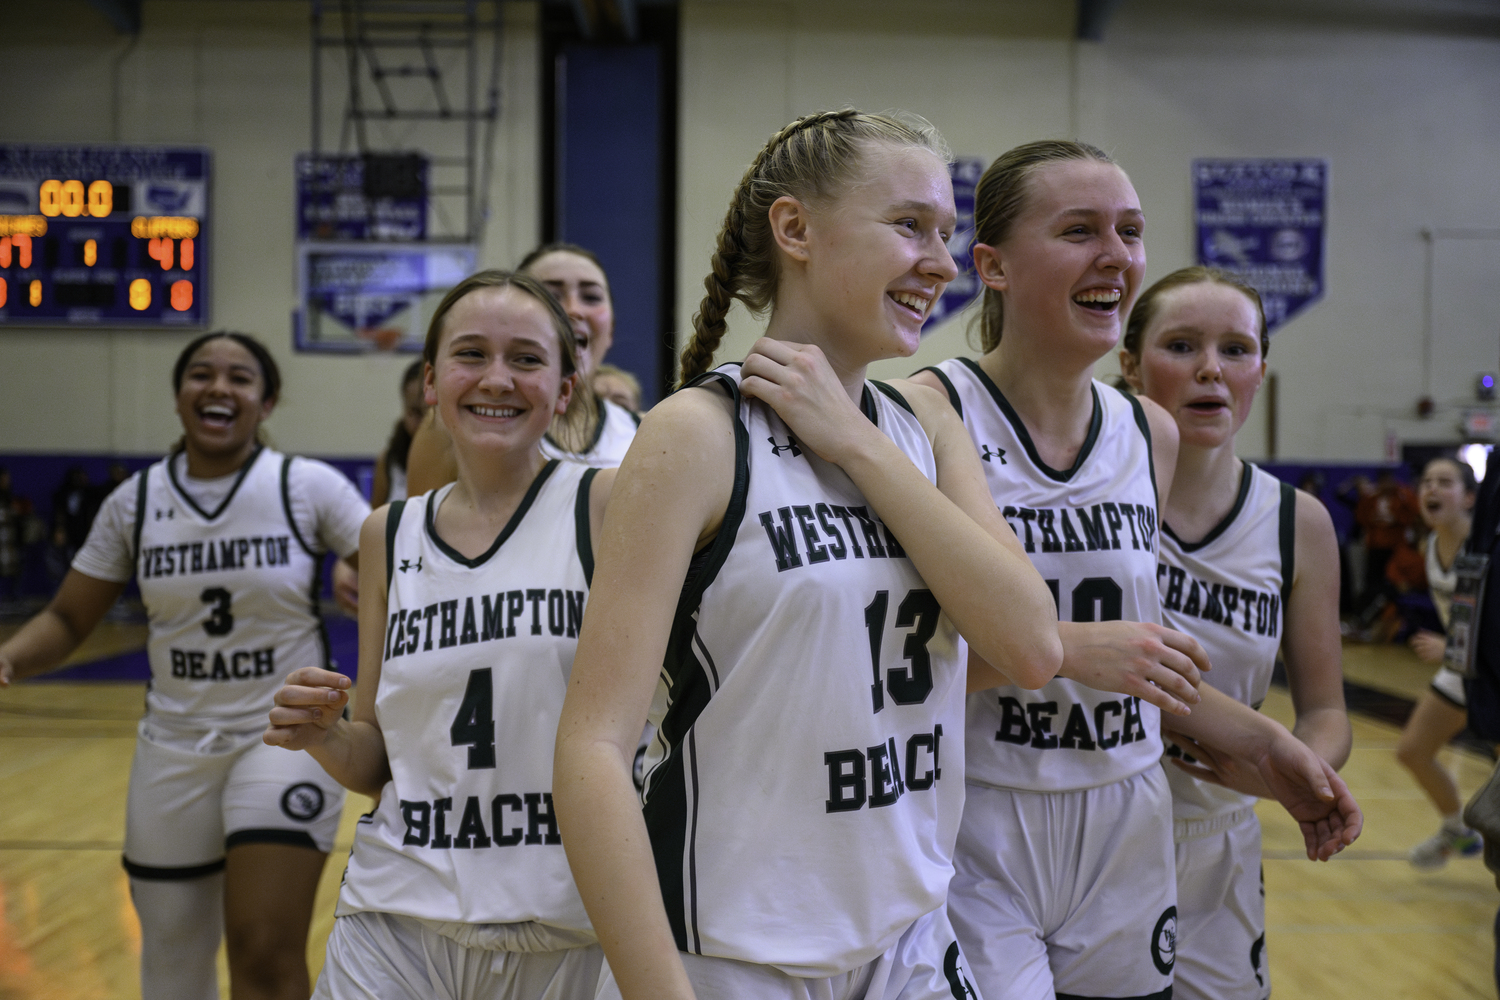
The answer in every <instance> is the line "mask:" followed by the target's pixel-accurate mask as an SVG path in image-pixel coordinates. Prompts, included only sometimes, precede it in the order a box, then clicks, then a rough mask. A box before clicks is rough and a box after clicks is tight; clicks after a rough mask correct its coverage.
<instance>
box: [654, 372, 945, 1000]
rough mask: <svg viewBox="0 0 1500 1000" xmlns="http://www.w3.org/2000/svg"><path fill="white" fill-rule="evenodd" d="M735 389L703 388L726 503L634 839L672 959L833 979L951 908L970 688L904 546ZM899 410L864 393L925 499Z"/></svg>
mask: <svg viewBox="0 0 1500 1000" xmlns="http://www.w3.org/2000/svg"><path fill="white" fill-rule="evenodd" d="M739 379H740V369H739V366H738V365H726V366H724V367H722V368H720V369H719V370H718V371H716V372H711V373H709V374H708V375H706V376H704V377H703V381H706V382H712V383H718V384H719V385H721V386H724V387H725V388H727V389H728V390H729V391H730V393H731V394H732V396H733V397H734V399H735V404H736V410H737V419H736V423H735V463H736V465H735V467H736V475H735V482H734V491H733V495H732V497H731V500H730V502H729V507H728V509H727V510H726V512H725V515H724V523H723V527H722V528H721V529H720V531H719V534H718V536H717V537H716V538H715V540H714V541H713V543H712V544H711V545H709V546H708V547H707V548H705V549H704V550H702V551H701V552H700V553H699V554H698V555H697V556H695V557H694V559H693V564H692V566H691V567H690V569H689V572H688V577H687V581H686V583H685V585H684V588H683V594H682V598H681V601H680V603H679V604H678V608H677V616H676V620H675V623H674V625H673V629H672V634H671V638H670V640H669V643H668V646H667V655H666V661H665V666H664V668H663V672H662V685H663V687H662V688H661V689H659V690H658V697H657V700H656V707H655V708H653V711H652V717H651V721H652V722H653V723H655V724H656V725H657V727H658V735H657V737H656V745H655V747H654V749H655V750H656V751H658V753H657V754H656V755H657V756H658V757H659V758H662V759H659V760H658V762H657V763H656V764H655V766H654V767H653V768H652V769H651V771H650V772H649V773H648V774H647V776H646V787H645V791H644V793H643V797H644V800H645V816H646V825H647V828H648V830H649V831H650V834H651V843H652V849H653V851H654V852H655V856H656V867H657V874H658V876H659V878H660V881H661V889H662V896H663V900H664V902H665V904H666V909H667V917H668V920H669V921H670V923H671V925H672V930H673V932H674V934H675V936H676V939H677V946H678V947H679V948H680V949H682V950H683V951H686V952H690V953H692V954H695V955H708V956H714V957H720V958H729V959H735V960H737V961H742V962H753V963H757V964H761V965H771V966H775V967H777V968H779V969H781V970H783V971H785V972H787V973H789V974H791V975H796V976H813V977H819V976H831V975H836V974H839V973H841V972H846V971H848V970H850V969H853V968H855V967H857V966H859V965H862V964H864V963H866V962H869V961H871V960H872V959H873V958H875V956H877V955H879V954H881V953H882V952H883V951H885V950H886V949H888V948H889V947H890V946H891V945H892V944H893V943H894V942H895V941H896V940H897V939H898V938H899V937H900V935H901V933H902V932H903V931H904V930H906V928H907V927H909V926H910V925H911V924H912V923H913V922H914V921H915V920H916V919H917V918H918V917H920V916H922V915H923V914H925V913H928V912H930V911H932V910H934V909H936V908H937V907H939V906H941V905H942V904H943V900H944V898H945V897H946V893H947V887H948V881H949V879H950V878H951V877H952V874H953V865H952V855H953V844H954V840H955V838H956V836H957V830H958V822H959V818H960V815H961V813H962V811H963V796H964V789H963V780H962V776H963V746H962V729H961V727H962V726H963V696H964V681H965V675H964V669H963V665H962V664H961V663H960V662H959V652H958V651H959V648H960V644H959V639H958V634H957V632H956V630H955V629H954V627H953V625H952V624H951V623H950V622H949V620H948V618H947V616H946V615H945V614H944V613H943V610H942V608H941V607H939V606H938V603H937V601H936V599H935V598H934V597H933V595H932V592H931V591H930V590H928V589H927V587H926V585H925V584H924V583H923V581H922V578H921V577H920V576H919V575H918V574H917V571H916V569H915V568H914V567H913V566H912V564H911V561H910V560H909V559H908V558H907V557H906V554H905V551H904V550H903V549H902V548H901V545H900V543H899V542H898V541H897V540H896V538H895V537H894V536H893V535H892V534H891V532H890V531H889V529H887V528H886V527H885V525H884V524H883V523H882V522H881V520H880V519H879V517H878V516H877V515H876V513H875V512H874V511H872V510H871V509H870V507H869V504H868V503H867V502H866V500H865V499H864V497H863V496H862V495H861V494H860V493H859V491H858V489H856V488H855V486H854V484H853V482H852V481H850V479H849V477H848V476H847V475H845V474H844V472H843V470H842V469H840V468H839V467H838V466H836V465H833V464H830V463H828V462H824V461H822V460H821V459H819V458H818V457H817V456H816V455H814V454H813V453H812V452H811V451H810V450H808V449H806V448H804V447H802V446H801V445H800V444H799V443H798V442H797V440H796V438H795V436H794V435H792V433H791V432H790V431H789V430H788V428H787V426H786V425H785V424H784V423H782V421H781V419H780V418H779V417H778V416H777V415H776V413H775V411H774V410H772V409H771V407H770V406H768V405H766V404H765V403H763V402H760V401H759V400H752V399H747V398H745V397H743V396H740V395H739V390H738V386H739ZM710 388H711V389H712V388H713V387H712V386H710ZM714 391H717V390H714ZM886 391H890V392H892V395H893V397H894V399H893V398H891V397H887V396H886V395H885V394H884V393H885V392H886ZM904 407H905V400H904V399H900V397H899V396H895V394H894V390H889V389H888V387H879V388H877V387H876V386H874V385H872V384H871V383H866V384H865V390H864V401H863V408H864V411H865V414H866V415H867V416H868V417H869V418H870V419H871V420H872V421H873V422H874V423H875V424H876V426H878V427H879V428H880V429H881V430H882V431H883V432H885V433H886V434H887V435H888V436H890V437H891V439H892V440H894V441H895V442H896V444H897V445H898V446H899V447H900V448H901V450H902V451H903V452H905V453H906V455H907V456H909V457H910V458H911V460H912V461H913V462H914V463H915V464H916V466H917V468H918V469H920V470H921V471H922V472H923V474H925V475H926V476H927V477H928V479H930V480H933V481H936V477H937V468H936V460H935V458H934V456H933V453H932V448H931V446H930V444H929V442H928V439H927V435H926V433H925V432H924V431H923V430H922V427H921V425H920V424H919V423H918V422H917V419H916V417H914V416H913V415H912V414H911V413H910V412H909V411H908V410H907V409H905V408H904ZM943 765H947V766H946V767H944V766H943Z"/></svg>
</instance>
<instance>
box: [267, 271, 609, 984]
mask: <svg viewBox="0 0 1500 1000" xmlns="http://www.w3.org/2000/svg"><path fill="white" fill-rule="evenodd" d="M424 355H425V357H426V359H427V368H426V382H425V384H426V393H427V399H428V402H429V404H430V405H433V406H435V407H436V408H437V409H438V410H439V411H440V413H441V414H442V417H443V421H444V423H445V424H446V426H448V427H450V428H452V429H453V432H454V433H453V440H454V454H455V456H456V458H457V461H458V471H459V475H458V479H457V481H456V482H454V483H453V484H451V485H449V486H445V487H443V488H441V489H438V490H435V491H433V492H430V493H426V494H423V495H421V496H419V497H415V498H413V499H411V500H409V501H407V502H405V503H396V504H392V505H390V506H389V507H385V508H382V509H381V510H379V511H376V512H375V514H373V515H372V516H371V517H370V519H369V521H367V522H366V524H365V527H364V529H363V532H362V535H361V542H362V545H361V548H362V549H363V551H364V555H365V560H364V564H363V567H362V570H361V576H362V580H361V587H360V593H361V600H360V667H361V673H360V683H361V697H360V699H359V701H358V702H357V703H356V705H355V710H354V715H353V718H352V720H346V719H344V718H342V717H341V716H340V714H339V713H340V710H341V709H342V707H343V705H344V703H345V702H346V701H347V700H348V691H347V690H346V689H347V687H348V681H347V679H346V678H344V677H342V676H340V675H337V674H331V673H328V672H326V671H320V670H316V669H312V668H309V669H305V670H301V671H298V672H297V673H294V674H293V675H292V676H291V677H289V678H288V679H287V686H286V687H285V688H284V689H283V690H282V691H281V692H280V693H279V694H278V695H277V699H276V700H277V705H278V707H277V708H276V709H274V710H273V711H272V713H271V727H270V728H269V729H268V730H267V731H266V737H265V738H266V742H268V743H272V744H275V745H279V746H284V747H287V748H289V749H299V748H301V749H306V750H307V751H308V752H309V753H310V754H311V755H312V756H313V757H315V758H316V759H317V760H318V761H319V762H320V763H321V764H322V765H323V766H324V767H325V768H327V769H328V772H329V773H330V774H332V775H333V776H334V777H336V778H337V779H338V780H339V781H340V782H341V783H342V784H344V785H345V786H347V787H349V788H351V789H353V790H356V791H360V792H363V793H364V794H367V795H370V796H373V797H375V798H377V799H378V800H379V801H378V804H377V806H376V807H375V809H374V811H372V812H371V813H370V814H369V815H368V816H366V817H364V818H363V819H362V820H361V821H360V825H359V828H358V831H357V833H356V835H355V842H354V851H353V853H352V854H351V855H350V859H349V867H348V869H347V871H346V872H345V875H344V885H343V889H342V890H341V891H340V893H339V902H338V909H337V911H336V913H337V919H336V920H335V921H334V929H333V934H332V935H331V936H330V938H329V941H328V960H327V963H326V964H325V966H324V972H323V975H322V977H321V978H320V979H319V980H318V988H317V992H316V994H315V995H316V996H318V997H328V998H337V1000H344V998H356V997H358V998H370V997H378V998H381V1000H396V998H411V1000H418V998H422V1000H427V998H443V1000H479V998H490V997H504V998H507V1000H540V998H547V1000H585V998H588V997H592V996H593V992H594V987H595V985H596V983H597V982H598V976H599V959H600V953H599V948H598V946H597V944H595V939H594V933H593V930H592V929H591V928H590V926H589V922H588V917H587V915H586V914H585V913H584V909H583V903H582V901H581V900H580V899H579V898H578V890H577V889H575V888H574V886H573V880H572V877H571V875H570V874H569V872H568V864H567V859H566V857H565V856H564V854H563V848H562V843H561V839H560V836H559V833H558V827H557V820H556V817H555V814H554V811H553V803H552V741H553V738H554V737H555V735H556V729H557V718H558V713H559V711H560V710H561V707H562V700H563V694H564V691H565V689H566V686H567V683H568V673H569V671H570V670H571V668H572V663H573V651H574V649H575V647H576V645H577V639H578V629H579V625H580V622H581V620H582V618H583V611H584V606H585V604H586V601H587V595H588V587H589V578H590V576H591V575H592V572H593V549H592V543H591V541H590V539H591V538H592V536H593V528H592V524H593V519H595V518H597V517H600V516H602V513H603V502H604V496H605V494H606V493H607V489H608V486H607V483H608V480H609V478H610V477H612V475H613V474H612V473H605V475H604V477H603V478H604V480H605V485H604V486H603V487H602V488H600V489H599V490H598V492H597V493H593V494H592V499H593V500H594V501H595V504H594V506H593V507H592V508H591V505H590V501H591V493H592V491H591V486H592V485H593V483H594V480H595V478H596V476H597V475H598V470H596V469H591V468H588V467H586V466H583V465H579V464H576V463H570V462H559V461H557V460H556V459H548V458H547V457H546V456H544V455H543V454H542V452H541V447H540V443H541V439H542V435H543V434H545V433H546V431H547V427H548V425H549V423H551V422H552V420H553V418H554V417H557V416H561V415H563V414H564V413H566V412H567V410H568V407H569V404H570V401H571V400H573V399H574V397H573V393H574V391H575V389H576V387H577V382H578V375H577V372H576V368H575V366H574V363H573V359H574V344H573V330H572V327H571V325H570V324H569V322H568V319H567V316H566V315H564V314H563V312H562V310H561V309H559V308H558V305H557V303H556V302H555V301H554V300H553V299H552V298H551V296H550V295H549V293H548V292H547V291H546V289H545V288H543V287H542V286H541V285H540V284H539V283H538V282H537V281H536V280H535V279H533V278H530V277H529V276H527V275H523V274H509V273H506V272H502V271H482V272H480V273H478V274H475V275H473V276H471V277H469V278H467V279H465V280H464V281H463V282H461V283H459V284H458V285H457V286H456V287H455V288H454V289H453V290H452V291H450V292H449V293H448V295H447V296H446V297H445V298H444V299H443V301H442V303H441V304H440V305H439V306H438V309H437V310H436V312H435V313H434V315H433V319H432V324H431V326H430V328H429V330H428V335H427V342H426V345H425V349H424ZM297 756H299V757H305V755H302V754H298V755H297Z"/></svg>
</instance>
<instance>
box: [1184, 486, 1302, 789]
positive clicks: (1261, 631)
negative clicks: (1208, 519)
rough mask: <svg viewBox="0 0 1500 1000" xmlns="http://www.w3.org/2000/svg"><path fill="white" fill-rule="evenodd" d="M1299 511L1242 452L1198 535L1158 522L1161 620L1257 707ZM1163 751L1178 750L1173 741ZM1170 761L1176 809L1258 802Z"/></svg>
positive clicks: (1236, 694)
mask: <svg viewBox="0 0 1500 1000" xmlns="http://www.w3.org/2000/svg"><path fill="white" fill-rule="evenodd" d="M1296 518H1297V495H1296V491H1295V490H1293V489H1292V487H1291V486H1289V485H1287V484H1285V483H1283V482H1281V481H1280V480H1278V479H1277V478H1276V477H1275V476H1273V475H1271V474H1270V473H1267V472H1263V471H1261V470H1260V469H1257V468H1256V467H1255V466H1253V465H1251V464H1250V463H1249V462H1246V463H1245V468H1244V472H1243V473H1242V474H1241V476H1240V488H1239V493H1238V494H1237V495H1236V497H1235V501H1234V507H1233V508H1232V509H1231V510H1230V511H1229V513H1228V514H1226V515H1225V516H1224V520H1222V521H1220V522H1219V523H1218V525H1216V526H1215V527H1214V529H1213V530H1212V531H1210V532H1209V533H1208V534H1207V535H1205V536H1204V538H1203V540H1202V541H1200V542H1194V543H1188V542H1183V541H1181V540H1179V539H1178V538H1177V536H1176V535H1174V534H1173V533H1172V529H1171V527H1170V526H1168V525H1167V524H1165V523H1163V524H1162V526H1161V564H1160V565H1159V566H1158V567H1157V583H1158V585H1159V588H1160V590H1161V609H1162V614H1161V617H1162V624H1164V625H1166V626H1168V627H1169V628H1175V629H1176V630H1177V631H1179V632H1183V633H1185V634H1187V635H1190V636H1192V637H1193V638H1194V639H1197V640H1198V642H1199V644H1200V645H1202V646H1203V649H1204V651H1205V652H1206V653H1208V662H1209V664H1210V665H1211V666H1212V667H1213V669H1212V670H1210V671H1209V672H1208V673H1206V674H1204V675H1203V681H1204V683H1206V684H1211V685H1213V686H1214V687H1216V688H1218V689H1219V690H1220V691H1223V692H1224V693H1225V694H1227V695H1229V696H1230V697H1231V698H1233V699H1235V700H1236V701H1241V702H1244V703H1245V704H1246V705H1250V706H1252V707H1254V708H1259V707H1260V704H1261V702H1263V701H1265V699H1266V689H1267V688H1268V687H1270V685H1271V672H1272V670H1273V669H1274V668H1275V666H1276V651H1277V650H1278V649H1279V648H1280V647H1281V634H1282V627H1283V624H1284V622H1285V615H1286V598H1287V594H1288V593H1289V592H1290V590H1291V586H1292V556H1293V543H1294V529H1295V526H1296V523H1297V521H1296ZM1167 753H1168V755H1170V756H1180V755H1181V754H1182V751H1181V750H1179V749H1178V748H1177V746H1175V745H1170V746H1168V747H1167ZM1163 763H1165V762H1163ZM1166 769H1167V781H1168V782H1169V783H1170V784H1171V786H1172V813H1173V816H1174V817H1175V818H1176V819H1207V818H1209V817H1212V816H1217V815H1221V814H1223V813H1228V812H1233V811H1234V810H1236V809H1243V808H1246V807H1247V806H1252V805H1254V804H1255V797H1254V796H1253V795H1243V794H1241V793H1239V792H1234V791H1230V790H1229V789H1227V788H1224V787H1223V786H1221V785H1214V784H1210V783H1208V782H1205V781H1199V780H1198V779H1197V778H1194V777H1192V776H1191V775H1189V774H1187V773H1185V772H1184V771H1182V770H1180V769H1178V768H1177V767H1175V766H1173V765H1171V764H1166Z"/></svg>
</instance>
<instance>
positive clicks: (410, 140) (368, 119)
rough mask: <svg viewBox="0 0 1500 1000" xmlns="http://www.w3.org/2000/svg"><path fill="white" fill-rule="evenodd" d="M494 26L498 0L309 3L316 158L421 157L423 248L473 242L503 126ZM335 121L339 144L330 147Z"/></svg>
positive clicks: (498, 41) (498, 37)
mask: <svg viewBox="0 0 1500 1000" xmlns="http://www.w3.org/2000/svg"><path fill="white" fill-rule="evenodd" d="M501 21H502V17H501V10H500V2H499V0H489V2H485V3H480V2H479V0H313V4H312V60H313V65H312V153H313V155H314V156H351V155H359V156H371V155H372V154H373V155H375V156H377V157H378V156H382V155H393V156H405V157H408V158H409V157H410V155H411V154H412V153H417V154H420V155H421V156H423V157H424V158H425V159H426V160H427V162H428V163H429V164H430V175H429V176H430V180H429V184H428V188H427V195H428V198H429V203H430V209H429V211H430V220H429V226H428V231H429V238H430V239H434V240H447V241H453V242H462V243H478V242H479V238H480V234H481V232H482V229H483V225H484V220H485V216H486V215H487V214H488V191H489V179H490V170H491V160H492V157H493V148H494V132H495V126H496V123H497V121H498V120H499V116H500V62H501V41H502V33H501ZM486 49H488V51H486ZM340 76H342V81H340V79H339V77H340ZM340 82H342V83H343V86H344V93H345V99H344V100H343V101H342V107H341V108H338V110H334V109H333V108H332V107H330V106H329V105H331V104H332V103H333V102H334V101H335V100H336V99H337V97H338V87H339V84H340ZM481 88H483V89H482V90H481ZM325 116H326V118H327V119H328V121H327V122H325ZM335 117H336V118H337V119H338V121H339V127H338V143H337V145H336V146H331V145H326V144H328V143H329V142H330V139H331V135H332V132H333V130H332V129H331V128H328V127H327V125H328V124H329V123H331V121H332V120H333V119H334V118H335ZM366 162H367V163H369V162H371V161H369V160H367V161H366ZM398 172H399V171H398Z"/></svg>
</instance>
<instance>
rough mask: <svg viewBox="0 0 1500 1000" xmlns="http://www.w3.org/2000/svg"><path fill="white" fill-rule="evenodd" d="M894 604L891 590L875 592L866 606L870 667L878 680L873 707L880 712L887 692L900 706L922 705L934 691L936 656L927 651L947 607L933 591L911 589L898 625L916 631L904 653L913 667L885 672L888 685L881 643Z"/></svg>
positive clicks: (872, 689)
mask: <svg viewBox="0 0 1500 1000" xmlns="http://www.w3.org/2000/svg"><path fill="white" fill-rule="evenodd" d="M890 604H891V592H890V591H889V590H879V591H876V592H875V600H873V601H871V602H870V603H869V605H868V606H866V608H865V627H866V628H868V629H869V630H870V670H871V671H872V672H873V674H874V677H875V681H874V683H872V684H871V685H870V701H871V706H872V707H873V708H874V710H875V711H876V712H879V711H880V710H881V709H882V708H884V707H885V692H886V691H889V692H890V694H891V700H892V701H894V702H895V703H896V704H898V705H920V704H922V702H924V701H926V700H927V696H928V695H929V694H931V693H932V657H931V656H930V655H929V654H928V652H927V643H928V642H930V641H931V640H932V636H933V633H935V632H936V631H937V626H938V616H939V615H941V614H942V613H943V609H942V608H941V607H939V606H938V602H937V598H936V597H933V596H932V591H930V590H908V591H907V592H906V596H905V597H904V598H902V600H901V606H900V607H898V608H897V609H896V627H897V628H901V629H906V628H912V627H913V626H915V630H914V631H912V632H909V633H907V635H906V644H905V645H904V646H902V647H901V655H902V656H904V657H905V658H906V659H907V660H908V661H910V663H911V666H910V667H903V668H901V669H900V670H890V671H888V672H887V673H886V675H885V685H884V688H882V685H881V683H880V646H881V642H882V640H883V639H884V638H885V619H886V612H887V611H888V610H889V608H890Z"/></svg>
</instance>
